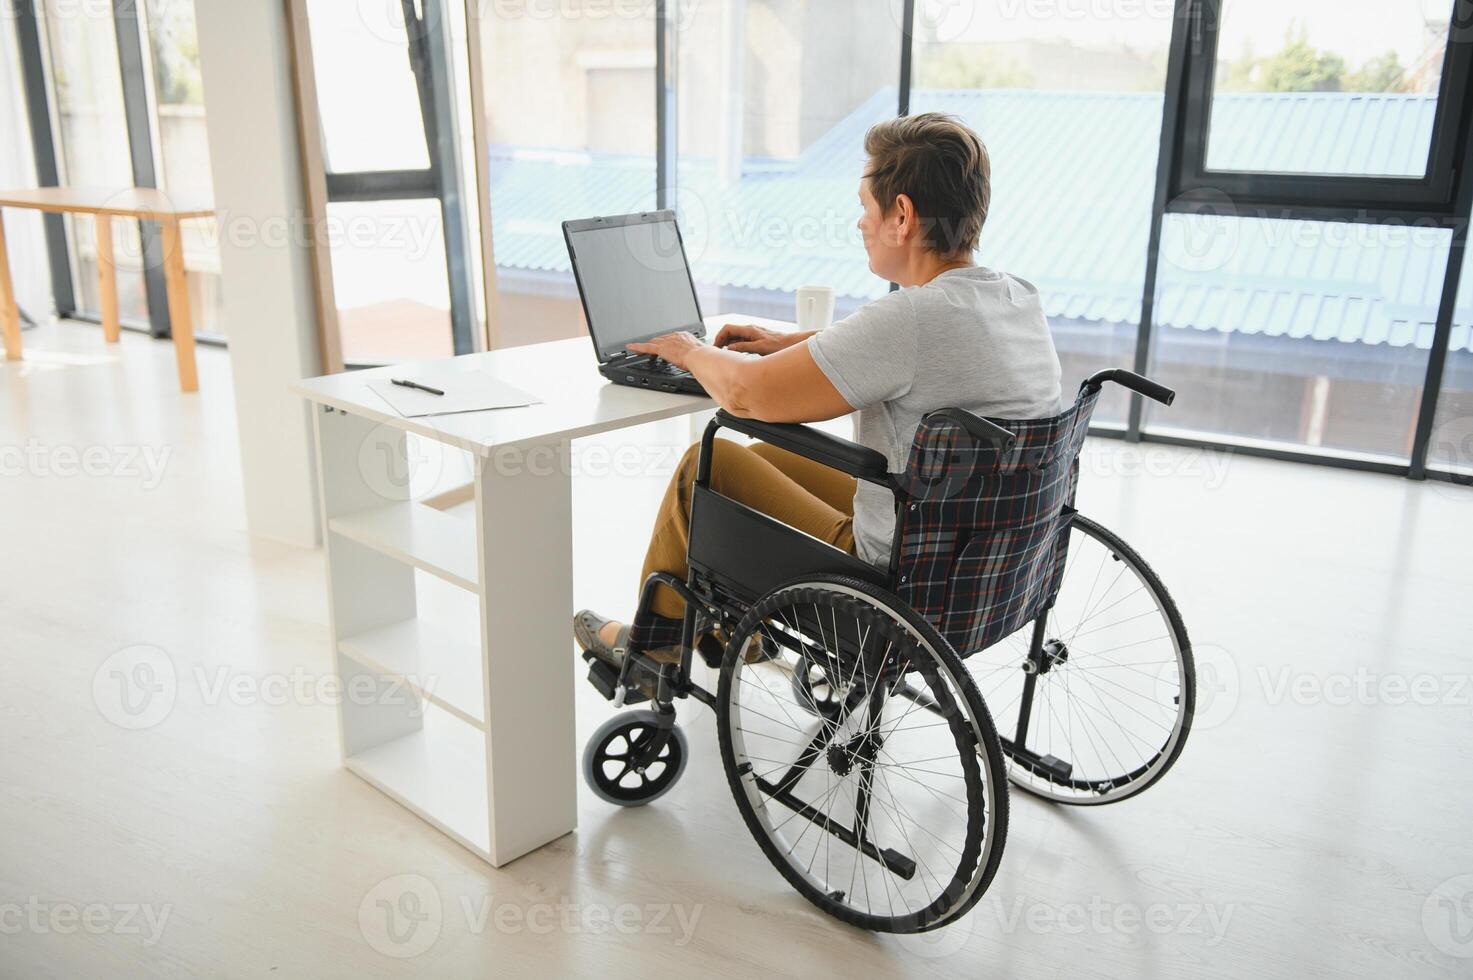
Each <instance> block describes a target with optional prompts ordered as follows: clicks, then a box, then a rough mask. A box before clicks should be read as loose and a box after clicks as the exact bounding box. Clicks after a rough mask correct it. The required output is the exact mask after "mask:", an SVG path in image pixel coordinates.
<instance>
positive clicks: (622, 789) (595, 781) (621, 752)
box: [583, 709, 690, 806]
mask: <svg viewBox="0 0 1473 980" xmlns="http://www.w3.org/2000/svg"><path fill="white" fill-rule="evenodd" d="M658 727H659V719H658V717H657V716H656V715H655V713H654V712H653V711H650V710H649V709H638V710H634V711H623V712H620V713H619V714H617V715H614V716H613V717H612V718H610V719H609V720H608V721H606V722H604V723H603V724H602V725H600V726H598V728H597V730H595V731H594V733H593V735H592V736H591V737H590V738H589V739H588V744H587V745H586V746H584V748H583V780H584V782H586V783H588V788H589V789H591V790H593V792H594V794H595V795H596V796H598V798H599V799H601V800H603V801H604V802H606V803H613V804H614V805H615V806H644V805H645V804H646V803H653V802H654V801H655V800H657V799H659V798H660V797H662V796H664V795H665V794H666V793H668V792H670V790H671V789H673V788H674V787H675V784H676V782H677V781H678V780H679V779H680V776H681V774H682V773H683V772H685V764H686V761H687V760H688V759H689V758H690V751H689V746H688V745H687V744H686V738H685V733H684V732H683V731H681V730H680V726H678V725H677V726H676V727H675V728H673V729H672V730H671V732H670V740H669V741H668V742H666V743H665V746H664V747H663V748H661V749H660V754H659V755H658V756H657V757H656V760H655V761H654V762H653V763H651V765H650V766H649V768H648V769H646V770H645V771H644V772H635V771H634V770H633V768H632V766H631V764H630V762H629V756H630V755H631V754H632V753H633V752H634V751H635V750H636V749H637V748H638V747H640V746H641V745H643V744H644V743H645V742H646V741H647V740H648V739H649V738H650V737H651V736H652V735H653V734H654V733H655V731H656V729H657V728H658ZM610 769H614V770H615V771H613V772H610Z"/></svg>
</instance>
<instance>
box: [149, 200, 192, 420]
mask: <svg viewBox="0 0 1473 980" xmlns="http://www.w3.org/2000/svg"><path fill="white" fill-rule="evenodd" d="M159 231H160V232H161V233H162V239H163V241H162V244H163V247H164V283H165V286H166V287H167V291H168V294H169V329H170V330H171V331H172V332H173V334H174V359H175V360H176V361H177V362H178V364H179V390H180V391H199V374H198V372H197V371H196V369H195V363H194V320H193V319H192V318H191V317H190V315H189V283H188V281H187V280H186V279H185V278H184V243H183V241H181V239H180V235H179V221H178V219H176V218H165V219H163V220H162V221H160V222H159Z"/></svg>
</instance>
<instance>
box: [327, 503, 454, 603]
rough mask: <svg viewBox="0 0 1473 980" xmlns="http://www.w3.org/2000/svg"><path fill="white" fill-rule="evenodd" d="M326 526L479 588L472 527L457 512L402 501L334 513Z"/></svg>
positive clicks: (360, 542)
mask: <svg viewBox="0 0 1473 980" xmlns="http://www.w3.org/2000/svg"><path fill="white" fill-rule="evenodd" d="M327 526H328V529H329V530H331V531H332V533H334V534H340V535H342V536H343V537H345V538H347V539H349V540H350V541H356V542H358V543H359V544H361V545H363V546H365V547H368V548H372V549H373V550H374V551H377V552H379V553H380V554H384V555H388V556H389V557H390V558H394V559H396V560H398V561H402V562H405V563H407V564H410V565H413V566H414V567H415V568H419V569H423V570H424V571H426V572H429V573H430V574H431V575H435V576H438V577H439V578H442V579H444V580H445V581H447V582H450V583H452V584H454V585H458V586H460V587H461V588H462V589H467V590H469V591H471V592H476V591H479V589H480V575H479V573H478V572H477V566H476V538H475V529H474V527H473V526H470V525H468V524H467V522H466V521H463V520H460V519H459V518H455V517H451V516H450V515H448V514H444V513H441V512H440V511H438V510H434V509H432V508H430V507H426V506H425V505H424V504H421V503H415V502H414V501H407V502H403V503H395V504H389V505H388V506H385V507H374V508H371V509H368V510H362V511H357V512H355V513H352V514H344V515H342V516H340V517H334V518H331V519H330V520H329V521H328V525H327Z"/></svg>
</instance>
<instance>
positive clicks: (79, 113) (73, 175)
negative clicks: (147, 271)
mask: <svg viewBox="0 0 1473 980" xmlns="http://www.w3.org/2000/svg"><path fill="white" fill-rule="evenodd" d="M44 12H45V17H46V41H47V48H48V53H49V55H50V61H51V86H52V93H53V97H54V100H55V106H56V114H57V117H58V121H59V122H60V130H59V132H58V134H57V135H58V142H59V143H60V145H61V160H60V161H59V162H60V164H61V169H62V183H64V184H69V185H71V186H76V187H108V188H118V189H122V188H125V187H132V186H133V167H132V161H131V159H130V157H129V155H128V122H127V117H126V116H125V115H124V112H123V90H122V80H121V76H120V74H119V71H118V48H117V35H116V33H115V32H114V28H113V20H112V8H111V7H110V6H109V5H107V4H75V3H69V2H67V0H46V3H45V10H44ZM66 224H67V230H68V235H69V236H70V239H71V253H72V259H73V265H74V269H75V272H76V277H77V282H76V294H77V301H78V304H79V305H80V306H81V308H82V309H83V310H86V311H89V312H93V313H95V312H96V311H97V310H98V309H99V308H100V306H99V303H98V300H97V237H96V236H97V232H96V229H95V227H94V225H93V222H92V219H91V218H86V217H75V218H74V217H70V216H68V217H67V219H66ZM113 239H114V242H113V261H114V262H115V263H116V267H117V281H118V311H119V314H120V315H121V316H122V317H123V318H125V319H134V320H144V321H146V320H147V319H148V301H147V299H146V297H145V294H144V290H143V274H142V271H141V270H142V266H143V263H142V248H141V246H140V244H139V239H138V224H137V222H133V221H114V222H113Z"/></svg>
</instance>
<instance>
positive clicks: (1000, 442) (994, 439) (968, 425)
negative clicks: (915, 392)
mask: <svg viewBox="0 0 1473 980" xmlns="http://www.w3.org/2000/svg"><path fill="white" fill-rule="evenodd" d="M926 418H928V419H934V418H942V419H946V420H947V421H948V422H955V423H956V424H957V425H959V426H961V427H962V428H963V429H965V430H966V431H967V434H968V435H970V436H971V437H972V438H973V439H977V440H979V441H981V442H985V443H989V444H990V445H992V446H993V448H995V449H996V450H997V451H998V452H1000V453H1006V452H1011V451H1012V448H1013V446H1014V445H1016V444H1017V442H1018V437H1017V436H1016V435H1014V434H1013V433H1012V432H1009V431H1008V430H1007V429H1004V428H1003V427H1002V426H1000V425H998V424H997V423H996V422H989V421H987V420H986V419H984V418H982V417H981V416H980V415H973V414H972V413H971V412H968V411H964V410H963V409H960V408H943V409H940V410H939V411H935V412H931V413H929V414H927V415H926Z"/></svg>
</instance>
